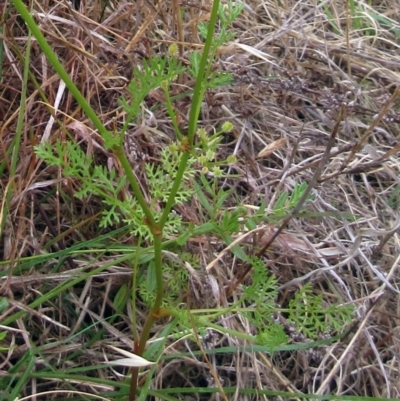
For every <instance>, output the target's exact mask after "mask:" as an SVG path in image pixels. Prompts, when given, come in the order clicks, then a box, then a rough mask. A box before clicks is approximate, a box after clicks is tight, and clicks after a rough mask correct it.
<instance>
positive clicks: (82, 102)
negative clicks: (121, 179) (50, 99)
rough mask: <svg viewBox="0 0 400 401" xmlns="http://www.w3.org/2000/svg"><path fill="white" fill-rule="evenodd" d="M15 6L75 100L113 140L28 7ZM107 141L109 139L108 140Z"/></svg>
mask: <svg viewBox="0 0 400 401" xmlns="http://www.w3.org/2000/svg"><path fill="white" fill-rule="evenodd" d="M14 5H15V8H16V9H17V10H18V12H19V13H20V14H21V17H22V18H23V20H24V21H25V23H26V25H27V26H28V28H29V29H30V30H31V32H32V34H33V36H34V37H35V38H36V40H37V42H38V45H39V46H40V48H41V49H42V50H43V53H44V54H45V55H46V57H47V59H48V60H49V61H50V64H51V65H52V66H53V68H54V69H55V70H56V72H57V74H58V75H59V76H60V78H61V79H62V80H63V81H64V82H65V85H66V86H67V88H68V90H69V91H70V92H71V94H72V96H73V97H74V98H75V100H76V101H77V102H78V103H79V105H80V106H81V107H82V110H83V111H84V112H85V114H86V115H87V117H88V118H89V119H90V121H91V122H92V123H93V125H94V126H95V127H96V128H97V130H98V131H99V133H100V134H101V136H102V137H103V139H105V140H107V139H108V140H111V139H112V135H111V133H110V132H109V131H108V130H107V129H106V128H105V126H104V125H103V123H102V122H101V121H100V119H99V118H98V117H97V114H96V112H95V111H94V110H93V109H92V108H91V107H90V105H89V103H88V102H87V101H86V99H85V97H84V96H83V95H82V93H81V92H80V91H79V89H78V88H77V87H76V86H75V84H74V82H73V81H72V79H71V78H70V76H69V75H68V73H67V72H66V71H65V69H64V67H63V66H62V64H61V63H60V61H59V60H58V58H57V56H56V55H55V54H54V52H53V50H52V48H51V47H50V45H49V44H48V43H47V41H46V39H45V37H44V36H43V34H42V32H41V31H40V29H39V27H38V26H37V24H36V22H35V21H34V19H33V18H32V15H31V14H30V13H29V11H28V10H27V9H26V7H25V5H24V3H23V2H22V0H14ZM106 142H107V141H106Z"/></svg>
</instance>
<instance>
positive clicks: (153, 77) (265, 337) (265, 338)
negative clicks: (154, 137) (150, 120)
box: [15, 0, 337, 400]
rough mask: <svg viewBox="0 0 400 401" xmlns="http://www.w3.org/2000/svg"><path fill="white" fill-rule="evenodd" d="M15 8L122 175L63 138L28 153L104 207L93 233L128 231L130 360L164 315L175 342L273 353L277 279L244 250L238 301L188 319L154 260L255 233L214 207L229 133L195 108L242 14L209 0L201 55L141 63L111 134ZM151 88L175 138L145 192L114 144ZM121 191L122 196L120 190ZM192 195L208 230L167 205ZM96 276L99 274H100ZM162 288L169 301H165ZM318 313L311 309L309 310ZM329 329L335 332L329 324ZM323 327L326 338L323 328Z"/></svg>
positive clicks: (283, 208) (250, 221)
mask: <svg viewBox="0 0 400 401" xmlns="http://www.w3.org/2000/svg"><path fill="white" fill-rule="evenodd" d="M15 4H16V6H17V7H18V10H19V11H20V12H21V15H22V17H23V18H24V19H25V21H26V23H27V25H28V26H29V28H30V29H31V30H32V32H33V35H34V36H35V38H36V39H37V42H38V43H39V45H40V46H41V47H42V49H43V51H44V52H45V54H46V55H47V57H48V59H49V60H50V62H51V63H52V65H53V67H54V68H55V70H56V71H57V72H58V74H59V75H60V77H61V78H62V79H63V80H64V81H65V83H66V85H67V86H68V89H69V90H70V91H71V93H72V94H73V95H74V97H75V98H76V100H77V101H78V103H79V104H80V106H81V107H82V109H83V110H84V111H85V113H86V114H87V116H88V117H89V119H90V120H91V122H92V123H93V125H94V126H95V127H96V129H97V130H98V131H99V133H100V135H101V136H102V138H103V140H104V144H105V147H106V148H107V149H109V150H110V151H111V152H113V154H114V156H115V157H116V158H117V159H118V162H119V164H120V165H121V167H122V169H123V171H124V175H120V174H118V172H117V170H116V169H113V168H107V167H104V166H101V165H98V164H96V162H95V160H94V158H93V156H92V155H90V154H89V155H88V154H85V153H84V152H83V151H82V149H81V148H80V147H79V146H78V145H77V144H76V143H74V142H73V141H72V140H68V141H67V142H65V143H64V142H60V141H55V142H54V143H53V144H50V143H44V144H42V145H40V146H37V147H36V148H35V150H36V154H37V155H38V156H39V157H40V158H41V159H43V160H44V161H45V162H46V163H47V164H48V165H53V166H58V167H61V170H62V173H63V175H64V177H66V178H68V179H70V180H71V181H72V182H73V183H74V187H75V189H76V192H75V196H76V197H78V198H81V199H84V198H85V197H87V196H88V195H92V196H97V197H98V198H100V199H101V201H102V203H103V205H104V209H103V211H102V218H101V221H100V226H101V227H113V226H115V225H118V224H125V225H127V226H128V229H129V233H130V234H132V235H134V236H135V237H137V238H138V246H137V247H132V249H131V254H130V255H128V256H126V257H123V258H120V259H119V260H118V261H120V262H122V261H126V260H128V259H129V260H130V261H131V263H132V265H133V266H134V272H133V273H134V274H133V280H134V284H133V297H132V309H133V311H134V312H135V307H136V295H137V293H138V294H139V295H140V296H141V297H142V298H143V299H144V300H145V301H146V302H147V304H148V305H149V312H148V315H147V318H146V321H145V324H144V326H143V329H142V332H141V333H137V331H136V327H135V322H133V333H134V352H135V353H136V354H137V355H144V354H145V355H144V356H146V358H147V359H148V360H153V361H154V360H157V358H158V357H159V356H160V354H161V353H162V346H163V344H164V343H163V342H161V343H158V344H156V345H154V344H151V345H150V346H148V347H147V349H146V345H147V343H148V339H149V336H150V331H151V329H152V327H153V325H154V323H155V321H156V320H157V319H158V318H160V317H163V316H172V317H175V319H174V320H173V322H172V323H171V324H170V325H168V327H166V328H165V333H166V334H165V335H167V334H169V333H170V332H174V335H177V332H179V333H184V334H185V335H187V334H188V333H189V334H193V329H194V328H195V329H196V331H197V332H198V333H199V332H202V330H205V329H206V328H208V327H211V328H213V329H215V330H218V331H222V332H224V333H226V334H229V335H232V336H236V337H238V338H243V339H245V340H248V341H251V342H252V343H255V344H257V345H260V346H264V347H265V348H264V350H269V351H274V350H279V349H280V348H279V347H280V346H281V345H282V344H284V343H285V342H287V336H286V333H285V331H284V329H283V327H282V326H281V325H279V324H277V323H275V322H273V320H272V319H271V313H272V312H273V311H275V310H276V306H275V298H276V294H277V280H276V278H275V277H274V276H271V275H268V274H267V270H266V268H265V266H264V264H263V262H262V260H261V259H259V258H250V257H249V255H248V254H247V252H246V251H245V249H243V247H241V246H239V245H236V246H234V247H232V252H233V254H234V255H235V256H237V257H238V258H239V259H241V260H243V261H247V262H249V263H250V264H251V266H252V267H253V270H254V274H253V276H252V283H251V284H250V285H248V286H246V287H245V290H244V295H243V296H242V297H241V298H240V299H239V300H238V302H236V303H235V304H234V305H232V306H230V307H229V308H215V309H211V308H210V309H209V310H190V311H188V310H187V308H186V307H184V306H181V305H179V302H178V301H179V290H180V289H181V288H182V287H183V286H184V284H185V283H186V282H187V279H188V276H187V273H186V271H185V270H184V269H182V266H181V265H180V263H174V262H171V261H165V258H163V255H164V254H165V250H166V248H167V247H169V248H168V249H174V248H173V247H179V246H181V245H183V244H184V243H185V242H186V241H187V240H188V239H189V238H190V236H194V235H196V234H197V235H198V234H200V233H205V232H212V233H213V234H214V235H216V236H217V237H218V238H219V239H222V241H223V242H224V243H225V244H226V245H230V244H232V242H233V241H234V235H236V234H238V233H239V232H240V231H241V230H243V229H244V228H245V227H247V228H249V227H254V226H255V225H257V218H255V217H254V216H253V217H249V216H248V215H247V212H246V209H245V208H242V207H238V208H236V209H234V210H223V207H222V206H223V205H224V203H225V201H226V200H227V199H228V197H229V196H230V195H231V191H230V190H227V189H224V188H221V187H220V182H221V178H226V174H225V172H224V168H225V166H226V165H228V164H230V163H234V162H235V158H234V157H232V156H231V157H228V158H227V159H226V160H222V161H221V160H216V151H217V148H218V146H219V144H220V141H221V135H222V134H223V133H224V132H228V131H230V130H231V129H232V125H231V124H230V123H225V124H223V125H222V127H221V129H220V131H218V132H215V133H211V134H209V133H207V131H206V130H205V129H203V128H200V129H199V128H198V119H199V114H200V109H201V104H202V100H203V97H204V94H205V92H206V90H207V89H210V88H215V87H216V86H219V85H223V84H226V83H229V82H230V80H231V77H230V75H229V74H226V73H221V72H216V71H213V70H212V62H213V58H214V55H215V53H216V51H217V50H218V47H219V46H221V45H222V44H224V43H225V42H226V41H227V40H230V39H231V38H232V37H233V33H232V32H231V31H229V25H230V24H231V23H232V21H233V20H234V19H235V18H236V17H237V16H238V15H239V13H240V12H241V10H242V6H239V5H237V4H236V5H235V4H234V3H228V5H227V6H226V7H222V6H219V2H218V1H215V2H214V4H213V9H212V12H211V18H210V22H209V24H203V25H201V26H200V27H199V30H200V33H201V34H202V36H203V38H204V39H205V44H204V50H203V52H202V53H201V54H200V53H198V52H194V53H192V54H191V56H190V58H189V59H190V65H189V66H188V67H184V66H182V65H181V64H180V63H179V62H178V60H177V59H176V57H175V55H174V54H175V51H174V49H173V48H172V49H171V51H170V54H169V56H168V57H158V56H157V57H153V58H150V59H149V60H144V61H143V63H142V65H141V66H140V68H139V67H137V68H136V69H135V71H134V73H133V79H132V81H131V83H130V85H129V91H130V95H131V96H127V97H126V98H124V99H121V104H122V106H123V107H124V109H125V112H126V117H125V121H124V124H123V126H122V128H121V129H120V130H119V131H117V132H110V131H108V130H107V129H106V128H105V127H104V125H103V124H102V123H101V121H100V120H99V118H98V117H97V116H96V113H95V112H94V111H93V110H92V109H91V108H90V106H89V105H88V104H87V102H86V100H85V99H84V97H83V96H82V94H81V93H80V92H79V91H78V90H77V88H76V87H75V85H74V84H73V82H72V80H71V78H70V77H69V76H68V74H66V72H65V71H64V69H63V67H62V66H61V64H60V63H59V61H58V60H57V58H56V57H55V55H54V54H53V52H52V51H51V49H50V47H49V46H48V44H47V43H46V41H45V39H44V38H43V36H42V34H41V32H40V30H39V29H38V28H37V26H36V24H35V23H34V21H33V20H32V18H31V16H30V15H29V13H27V11H26V9H25V8H24V6H23V5H22V2H20V1H19V0H15ZM218 18H219V21H220V29H219V32H218V34H216V35H214V28H215V26H216V21H217V19H218ZM182 74H191V75H192V76H193V77H194V78H196V84H195V87H194V90H193V98H192V103H191V109H190V113H189V123H188V130H187V133H182V132H181V130H180V128H179V126H178V124H177V119H176V113H175V111H174V104H173V99H172V98H171V96H170V87H171V85H172V84H173V83H174V82H175V81H176V79H177V78H178V77H179V76H181V75H182ZM158 87H161V88H162V89H163V91H164V93H165V99H166V105H165V106H166V108H167V111H168V114H169V117H170V119H171V123H172V125H173V127H174V130H175V134H176V138H175V140H174V141H171V143H170V144H169V145H168V146H167V147H165V148H164V149H163V150H162V151H161V153H160V160H159V162H158V163H147V164H146V165H145V171H144V173H145V174H144V175H145V179H146V190H142V187H141V186H140V185H139V182H138V180H137V178H136V176H135V175H134V174H133V172H132V167H131V165H130V163H129V161H128V159H127V156H126V154H125V151H124V148H123V142H124V136H125V133H126V131H127V129H128V126H129V124H131V123H132V121H135V119H137V118H138V117H139V115H140V110H141V109H140V108H141V104H142V102H143V100H144V99H145V97H146V96H147V95H148V94H149V93H150V92H151V91H152V90H154V89H156V88H158ZM197 166H201V172H200V173H199V174H196V167H197ZM128 187H130V190H131V193H130V191H129V190H128V191H127V188H128ZM304 193H305V184H301V185H299V186H296V187H295V189H294V191H293V193H292V195H291V196H290V197H289V196H288V195H287V194H286V195H285V194H282V195H281V196H280V197H279V198H278V202H277V205H276V207H275V208H274V213H275V215H276V216H277V217H278V218H281V217H283V215H284V214H285V213H286V212H289V211H290V210H292V209H294V208H295V206H296V205H297V203H298V201H299V199H300V198H301V197H302V195H303V194H304ZM194 195H197V196H198V198H199V200H200V202H201V204H202V206H203V207H204V210H205V211H206V213H207V214H208V216H207V217H206V219H205V220H206V221H207V222H206V223H204V224H202V225H200V226H199V227H195V226H193V225H190V224H184V223H182V221H181V218H180V217H179V215H178V214H176V213H175V212H174V207H175V206H177V205H178V204H180V203H183V202H185V201H187V200H189V199H190V198H191V197H192V196H194ZM263 211H264V209H263V208H260V211H259V218H261V213H262V212H263ZM175 249H176V248H175ZM179 257H181V258H182V259H183V261H184V262H187V261H188V260H189V258H188V257H187V256H185V255H184V254H183V253H180V254H179ZM191 265H192V266H193V265H196V260H192V261H191ZM103 268H105V266H102V269H103ZM96 271H101V269H100V270H96ZM80 280H82V278H80ZM69 285H71V284H69ZM65 288H68V287H66V286H60V287H57V288H56V289H55V290H54V291H53V292H52V293H51V294H49V295H48V296H49V297H52V296H55V295H59V294H60V292H62V291H63V289H65ZM166 289H167V290H168V295H166V294H165V292H166V291H165V290H166ZM302 296H303V298H302V299H303V300H304V299H307V297H311V295H310V294H308V293H307V294H305V293H303V295H302ZM128 298H129V293H128V288H127V286H126V285H123V286H121V289H120V291H118V293H117V295H116V297H115V299H114V302H115V305H116V309H117V310H118V309H122V308H123V307H124V306H125V305H126V303H127V302H128ZM46 299H50V298H46ZM43 300H45V299H44V297H41V298H39V299H38V300H37V301H36V302H35V303H34V305H37V304H38V302H41V301H43ZM317 306H318V305H315V308H314V309H316V308H317ZM228 312H233V313H241V314H243V316H245V317H246V318H247V319H248V320H250V321H251V322H252V323H253V325H254V327H255V331H256V332H257V334H255V335H250V334H245V333H241V332H239V331H235V330H229V329H226V328H224V327H223V326H222V325H221V324H219V323H218V320H219V319H221V318H222V316H223V315H224V314H226V313H228ZM311 312H312V310H311V311H310V309H307V310H305V312H304V313H305V314H306V316H314V315H315V314H314V315H312V313H311ZM333 312H334V311H332V315H333V314H334V313H333ZM134 315H135V313H134ZM18 316H20V315H18ZM291 316H292V320H293V321H294V323H295V324H297V323H303V320H302V319H303V317H304V316H303V315H301V313H298V314H296V313H292V315H291ZM313 319H314V320H313V321H312V322H313V324H314V322H318V321H317V320H316V319H315V318H313ZM216 322H217V323H216ZM305 327H306V328H307V330H308V334H310V335H312V336H313V337H315V333H317V332H318V330H319V329H320V326H318V328H317V329H316V331H315V332H314V333H312V332H311V331H310V330H311V329H310V328H309V327H308V326H305ZM321 327H322V326H321ZM334 327H335V328H337V326H334ZM324 329H325V330H327V329H328V328H327V326H325V327H324ZM181 335H182V334H181ZM281 349H284V348H281ZM32 360H33V358H32ZM131 366H133V373H132V378H131V386H130V390H129V391H130V395H129V399H130V400H133V399H135V398H136V393H137V379H138V366H139V365H138V364H135V362H133V363H132V365H131ZM49 377H50V375H49ZM150 377H151V375H149V378H150ZM149 378H148V380H150V379H149ZM23 379H24V380H25V378H23ZM20 382H21V383H23V380H22V379H21V380H20ZM21 386H22V384H21ZM21 386H20V387H19V388H21ZM144 387H145V386H144ZM147 394H150V392H149V390H144V391H143V392H142V394H141V398H145V397H146V396H147Z"/></svg>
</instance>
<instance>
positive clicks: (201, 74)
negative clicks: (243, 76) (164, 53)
mask: <svg viewBox="0 0 400 401" xmlns="http://www.w3.org/2000/svg"><path fill="white" fill-rule="evenodd" d="M219 2H220V0H215V1H214V3H213V7H212V10H211V17H210V23H209V25H208V32H207V38H206V43H205V44H204V49H203V54H202V56H201V60H200V66H199V71H198V73H197V78H196V84H195V86H194V90H193V99H192V105H191V108H190V114H189V128H188V135H187V139H188V150H187V151H184V153H183V154H182V158H181V161H180V163H179V167H178V172H177V174H176V177H175V179H174V184H173V186H172V189H171V192H170V194H169V196H168V201H167V203H166V205H165V208H164V211H163V214H162V216H161V219H160V227H161V228H163V227H164V225H165V223H166V222H167V219H168V216H169V213H170V211H171V209H172V207H173V206H174V204H175V196H176V194H177V193H178V190H179V188H180V186H181V181H182V177H183V174H184V172H185V169H186V165H187V163H188V160H189V156H190V151H191V149H192V147H193V145H194V135H195V133H196V129H197V122H198V119H199V113H200V108H201V103H202V101H203V97H204V92H205V85H204V81H207V79H208V74H209V73H210V68H211V65H212V62H213V59H212V58H210V57H209V55H210V52H211V47H212V42H213V37H214V31H215V25H216V23H217V18H218V8H219ZM211 53H212V54H214V53H213V52H211Z"/></svg>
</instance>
